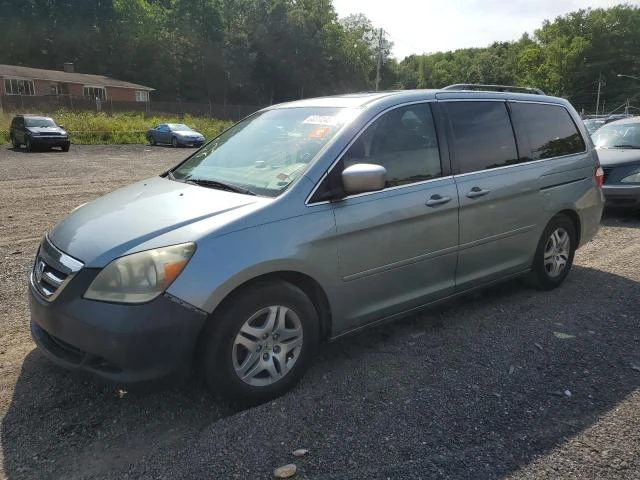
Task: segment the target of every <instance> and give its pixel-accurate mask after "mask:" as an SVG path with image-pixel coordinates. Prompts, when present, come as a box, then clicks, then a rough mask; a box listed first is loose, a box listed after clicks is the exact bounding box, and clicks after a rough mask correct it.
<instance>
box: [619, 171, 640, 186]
mask: <svg viewBox="0 0 640 480" xmlns="http://www.w3.org/2000/svg"><path fill="white" fill-rule="evenodd" d="M620 181H621V182H622V183H640V172H637V173H634V174H632V175H629V176H628V177H624V178H623V179H622V180H620Z"/></svg>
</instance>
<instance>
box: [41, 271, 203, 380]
mask: <svg viewBox="0 0 640 480" xmlns="http://www.w3.org/2000/svg"><path fill="white" fill-rule="evenodd" d="M96 274H97V271H91V270H81V271H80V272H79V273H78V274H77V275H76V276H75V277H74V278H73V280H71V281H70V282H69V284H68V285H67V286H66V288H65V289H64V290H63V291H62V292H61V294H60V295H59V296H58V297H57V298H56V299H55V300H54V301H52V302H48V301H46V300H43V299H42V298H41V297H40V295H39V294H38V293H37V292H35V291H34V287H33V286H30V288H29V291H30V294H29V307H30V310H31V335H32V338H33V340H34V341H35V343H36V345H37V346H38V347H39V348H40V350H41V351H42V352H43V353H44V355H45V356H46V357H48V358H49V359H50V360H51V361H53V362H54V363H56V364H58V365H59V366H61V367H64V368H66V369H69V370H77V371H81V372H84V373H88V374H90V375H91V376H92V377H94V378H96V379H98V380H102V381H104V382H107V383H109V384H112V385H116V386H121V387H133V386H135V385H140V384H145V383H155V382H158V381H172V382H175V381H178V380H181V379H184V378H186V377H188V375H189V373H190V370H191V364H192V359H193V354H194V351H195V346H196V342H197V338H198V334H199V332H200V329H201V327H202V325H203V324H204V320H205V314H204V313H203V312H200V311H197V310H196V309H192V308H188V307H187V306H185V305H184V304H183V303H178V302H177V301H175V300H174V299H172V298H171V297H169V296H166V295H165V296H160V297H158V298H157V299H155V300H153V301H152V302H149V303H146V304H142V305H119V304H110V303H105V302H96V301H92V300H86V299H83V298H82V294H83V293H84V290H85V288H86V286H87V285H88V284H89V283H90V281H91V280H93V278H95V275H96Z"/></svg>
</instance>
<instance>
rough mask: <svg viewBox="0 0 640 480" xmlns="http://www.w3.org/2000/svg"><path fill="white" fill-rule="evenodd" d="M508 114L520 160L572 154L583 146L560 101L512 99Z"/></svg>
mask: <svg viewBox="0 0 640 480" xmlns="http://www.w3.org/2000/svg"><path fill="white" fill-rule="evenodd" d="M511 115H512V118H513V127H514V129H515V131H516V135H517V137H518V141H519V145H518V146H519V147H520V155H521V157H522V161H528V160H541V159H545V158H553V157H560V156H563V155H571V154H573V153H581V152H584V151H585V149H586V146H585V143H584V139H583V138H582V135H580V132H579V131H578V128H577V127H576V124H575V123H574V122H573V119H572V118H571V115H569V112H568V111H567V109H566V108H564V107H562V106H560V105H544V104H539V103H512V104H511Z"/></svg>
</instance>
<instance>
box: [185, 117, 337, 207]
mask: <svg viewBox="0 0 640 480" xmlns="http://www.w3.org/2000/svg"><path fill="white" fill-rule="evenodd" d="M346 113H347V110H346V109H344V108H328V107H327V108H319V107H304V108H282V109H276V110H269V111H266V112H261V113H258V114H256V115H253V116H251V117H249V118H248V119H246V120H244V121H242V122H240V123H238V124H237V125H234V126H233V127H231V128H230V129H229V130H227V131H226V132H224V133H223V134H222V135H220V136H219V137H217V138H216V139H214V140H213V141H211V142H209V143H208V144H207V145H205V146H204V147H203V148H202V149H201V150H199V151H198V152H196V153H195V154H194V155H193V156H192V157H190V158H189V159H187V160H186V161H185V162H184V163H183V164H182V165H180V166H179V167H178V168H177V169H175V170H174V171H173V176H174V178H175V179H176V180H183V181H188V180H194V181H195V180H206V181H213V182H221V183H225V184H229V185H234V186H238V187H242V188H244V189H246V190H249V191H251V192H253V193H255V194H257V195H263V196H267V197H276V196H278V195H279V194H280V193H282V192H283V191H284V190H285V189H286V188H287V187H288V186H289V185H290V184H291V183H293V182H294V181H295V180H296V179H297V178H298V177H300V176H301V175H302V174H303V173H304V172H305V170H306V169H307V167H308V165H309V163H310V162H311V160H312V159H313V158H314V157H315V156H316V154H317V153H318V152H319V151H320V149H321V148H322V147H324V146H325V145H326V144H327V143H328V142H329V141H330V140H331V139H332V138H333V137H334V136H335V134H336V133H337V131H338V130H339V128H340V127H341V126H342V125H343V124H344V123H345V121H346Z"/></svg>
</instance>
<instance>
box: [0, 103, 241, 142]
mask: <svg viewBox="0 0 640 480" xmlns="http://www.w3.org/2000/svg"><path fill="white" fill-rule="evenodd" d="M51 116H52V117H53V118H54V120H55V121H56V122H57V123H58V124H61V125H64V128H65V129H66V130H67V131H68V132H69V136H70V137H71V143H74V144H86V145H112V144H123V143H147V139H146V137H145V133H146V131H147V130H148V129H150V128H152V127H155V126H156V125H157V124H159V123H184V124H186V125H189V126H190V127H191V128H193V129H195V130H197V131H199V132H200V133H202V134H203V135H204V136H205V138H206V139H211V138H213V137H215V136H216V135H218V134H219V133H220V132H222V131H223V130H225V129H226V128H228V127H229V126H231V124H232V122H229V121H225V120H216V119H209V118H201V117H192V116H190V115H185V116H184V117H178V116H172V115H154V116H145V115H144V114H143V113H114V114H107V113H104V112H72V111H69V110H59V111H57V112H55V113H54V114H53V115H51ZM12 117H13V115H12V114H10V113H3V114H0V144H1V143H9V126H10V124H11V118H12Z"/></svg>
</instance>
